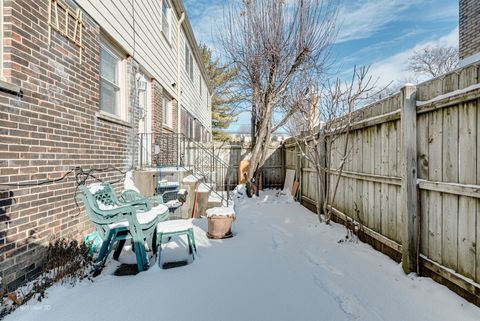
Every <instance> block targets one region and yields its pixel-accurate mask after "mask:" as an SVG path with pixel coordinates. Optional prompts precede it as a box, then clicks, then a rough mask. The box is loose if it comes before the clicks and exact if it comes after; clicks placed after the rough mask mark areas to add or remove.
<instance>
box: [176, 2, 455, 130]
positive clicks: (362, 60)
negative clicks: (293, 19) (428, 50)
mask: <svg viewBox="0 0 480 321" xmlns="http://www.w3.org/2000/svg"><path fill="white" fill-rule="evenodd" d="M229 1H240V0H184V3H185V7H186V9H187V14H188V16H189V19H190V22H191V24H192V27H193V30H194V32H195V36H196V38H197V41H199V42H205V43H207V44H208V45H209V46H211V47H213V48H216V52H217V53H218V54H221V49H220V48H218V45H217V44H218V42H217V41H216V37H217V34H216V33H217V30H219V28H218V25H219V23H220V21H221V19H222V16H223V10H224V6H225V4H227V3H228V2H229ZM340 2H341V3H342V4H341V6H340V10H339V17H338V21H337V25H338V33H339V35H338V38H337V41H336V43H335V44H334V46H333V52H332V57H333V58H334V60H335V65H336V66H337V68H338V70H339V73H340V75H341V77H342V76H343V77H347V76H349V75H351V72H352V69H353V66H354V65H357V66H362V65H370V66H371V70H370V71H371V74H372V75H373V76H374V77H375V78H378V79H379V80H378V83H379V85H384V84H388V83H390V82H391V81H407V80H410V79H411V78H412V75H410V74H409V73H408V72H406V71H405V69H406V65H407V60H408V57H410V56H411V54H412V53H413V51H414V50H416V49H420V48H422V47H425V46H428V45H440V46H447V45H454V46H457V45H458V1H457V0H343V1H340ZM343 77H342V78H343ZM248 119H249V117H248V115H246V114H242V115H240V117H239V119H238V121H237V123H235V124H232V125H231V126H230V129H231V130H237V129H239V128H240V129H241V128H244V127H245V126H246V125H248Z"/></svg>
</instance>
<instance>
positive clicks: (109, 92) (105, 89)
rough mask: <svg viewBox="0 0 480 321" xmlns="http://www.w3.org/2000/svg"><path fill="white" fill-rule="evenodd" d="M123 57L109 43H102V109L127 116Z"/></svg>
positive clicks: (121, 116)
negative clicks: (124, 95)
mask: <svg viewBox="0 0 480 321" xmlns="http://www.w3.org/2000/svg"><path fill="white" fill-rule="evenodd" d="M123 69H124V68H123V59H122V57H121V55H120V54H119V53H118V52H117V51H116V50H115V49H114V48H113V47H112V46H110V45H109V44H107V43H105V42H103V43H102V44H101V45H100V111H103V112H106V113H109V114H112V115H115V116H118V117H120V118H126V117H125V115H124V112H123V109H124V108H122V104H123V99H122V93H123V92H124V91H123V90H122V87H123V86H122V85H123V84H122V83H123V79H122V76H123Z"/></svg>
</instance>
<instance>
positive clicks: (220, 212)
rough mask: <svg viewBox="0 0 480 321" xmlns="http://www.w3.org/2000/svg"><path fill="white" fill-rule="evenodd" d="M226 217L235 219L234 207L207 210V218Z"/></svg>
mask: <svg viewBox="0 0 480 321" xmlns="http://www.w3.org/2000/svg"><path fill="white" fill-rule="evenodd" d="M213 216H225V217H233V218H235V210H234V209H233V207H230V206H229V207H226V206H225V207H214V208H209V209H208V210H207V217H213Z"/></svg>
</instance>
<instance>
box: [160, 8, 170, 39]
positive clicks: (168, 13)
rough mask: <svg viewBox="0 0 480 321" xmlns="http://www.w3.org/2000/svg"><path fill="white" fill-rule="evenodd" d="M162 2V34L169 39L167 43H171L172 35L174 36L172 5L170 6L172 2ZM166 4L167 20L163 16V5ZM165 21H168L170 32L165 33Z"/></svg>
mask: <svg viewBox="0 0 480 321" xmlns="http://www.w3.org/2000/svg"><path fill="white" fill-rule="evenodd" d="M160 1H161V10H162V12H161V14H162V18H161V19H162V33H163V35H164V36H165V38H166V39H167V42H168V43H170V41H171V34H172V19H171V17H172V14H171V4H170V1H169V0H160ZM164 3H165V4H166V13H167V14H166V16H167V17H166V18H165V17H164V16H163V5H164ZM163 19H166V20H167V24H168V32H165V29H164V28H163Z"/></svg>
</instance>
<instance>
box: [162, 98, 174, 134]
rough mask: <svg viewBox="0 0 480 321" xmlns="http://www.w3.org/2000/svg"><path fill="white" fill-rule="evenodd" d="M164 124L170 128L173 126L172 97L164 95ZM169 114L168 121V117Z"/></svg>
mask: <svg viewBox="0 0 480 321" xmlns="http://www.w3.org/2000/svg"><path fill="white" fill-rule="evenodd" d="M162 116H163V117H162V124H163V125H164V126H167V127H168V128H170V129H172V128H173V108H172V100H171V99H170V97H168V96H166V95H163V97H162ZM166 116H168V121H167V117H166Z"/></svg>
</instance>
